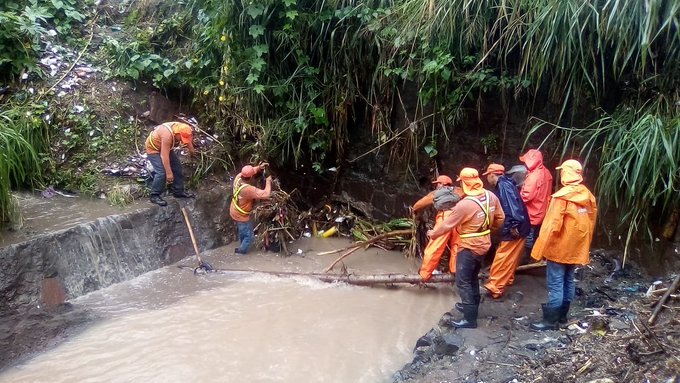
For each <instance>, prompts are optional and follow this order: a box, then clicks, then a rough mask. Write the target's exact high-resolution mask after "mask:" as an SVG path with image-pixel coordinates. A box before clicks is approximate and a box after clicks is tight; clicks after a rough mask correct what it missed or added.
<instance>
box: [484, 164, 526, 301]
mask: <svg viewBox="0 0 680 383" xmlns="http://www.w3.org/2000/svg"><path fill="white" fill-rule="evenodd" d="M504 172H505V167H504V166H503V165H500V164H490V165H489V166H488V167H487V168H486V172H484V173H483V174H482V175H484V176H486V180H487V181H488V182H489V185H491V186H493V188H494V189H493V192H494V194H496V196H497V197H498V199H499V200H500V201H501V206H502V207H503V212H504V213H505V220H504V222H503V229H502V230H501V243H500V244H499V245H498V248H497V249H496V255H495V256H494V258H493V263H492V264H491V271H490V273H489V280H488V281H487V282H486V284H485V285H484V287H485V288H486V289H487V291H488V292H489V294H491V296H492V297H493V298H494V299H498V298H500V297H501V296H502V295H503V292H504V291H505V287H507V286H510V285H512V283H513V281H514V280H515V269H516V268H517V265H518V264H519V259H520V257H521V256H522V251H523V250H524V241H525V238H526V236H527V234H529V229H530V228H531V223H530V222H529V213H528V212H527V208H526V206H524V202H522V198H521V197H520V196H519V190H518V189H517V184H515V181H513V179H512V178H510V177H509V176H506V175H504Z"/></svg>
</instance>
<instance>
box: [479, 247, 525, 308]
mask: <svg viewBox="0 0 680 383" xmlns="http://www.w3.org/2000/svg"><path fill="white" fill-rule="evenodd" d="M525 241H526V239H525V238H520V239H516V240H514V241H503V242H501V243H500V245H498V249H497V250H496V256H495V257H494V258H493V263H492V264H491V272H490V273H489V281H488V282H486V284H485V285H484V287H485V288H486V289H487V290H489V293H491V296H492V297H494V298H500V297H501V295H503V292H504V290H505V288H506V287H507V286H510V285H512V283H513V282H514V281H515V269H517V266H518V264H519V259H520V257H521V255H522V251H524V242H525Z"/></svg>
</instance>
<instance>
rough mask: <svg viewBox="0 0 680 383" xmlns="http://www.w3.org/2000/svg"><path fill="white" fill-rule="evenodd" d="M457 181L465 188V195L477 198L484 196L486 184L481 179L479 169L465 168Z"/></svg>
mask: <svg viewBox="0 0 680 383" xmlns="http://www.w3.org/2000/svg"><path fill="white" fill-rule="evenodd" d="M456 181H460V186H461V187H462V188H463V193H465V195H469V196H477V195H481V194H484V183H482V180H481V179H480V178H479V172H478V171H477V169H473V168H463V170H461V171H460V174H459V175H458V179H456Z"/></svg>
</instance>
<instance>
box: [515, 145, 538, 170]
mask: <svg viewBox="0 0 680 383" xmlns="http://www.w3.org/2000/svg"><path fill="white" fill-rule="evenodd" d="M519 160H520V161H522V162H524V163H525V164H526V165H527V169H529V171H532V170H534V169H536V168H537V167H539V166H541V165H543V153H541V152H540V151H539V150H537V149H529V151H527V152H526V153H524V155H523V156H520V157H519Z"/></svg>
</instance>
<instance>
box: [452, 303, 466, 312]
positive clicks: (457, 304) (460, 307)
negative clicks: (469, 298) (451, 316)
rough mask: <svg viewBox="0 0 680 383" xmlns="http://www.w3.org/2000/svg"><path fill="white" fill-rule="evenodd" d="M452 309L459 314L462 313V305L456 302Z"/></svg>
mask: <svg viewBox="0 0 680 383" xmlns="http://www.w3.org/2000/svg"><path fill="white" fill-rule="evenodd" d="M454 307H455V308H456V310H458V311H459V312H461V313H462V312H464V311H463V304H462V303H460V302H457V303H456V305H455V306H454Z"/></svg>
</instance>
